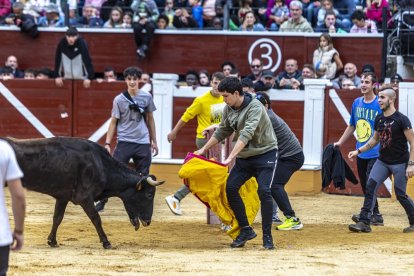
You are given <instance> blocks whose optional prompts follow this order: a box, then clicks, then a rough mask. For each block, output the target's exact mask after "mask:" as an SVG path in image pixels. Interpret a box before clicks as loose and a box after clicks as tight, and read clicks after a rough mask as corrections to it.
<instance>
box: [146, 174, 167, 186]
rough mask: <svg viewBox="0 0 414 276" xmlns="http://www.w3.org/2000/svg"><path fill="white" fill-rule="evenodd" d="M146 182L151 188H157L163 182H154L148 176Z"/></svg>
mask: <svg viewBox="0 0 414 276" xmlns="http://www.w3.org/2000/svg"><path fill="white" fill-rule="evenodd" d="M147 182H148V184H150V185H151V186H154V187H155V186H159V185H161V184H164V182H165V181H156V180H154V179H152V178H151V176H148V177H147Z"/></svg>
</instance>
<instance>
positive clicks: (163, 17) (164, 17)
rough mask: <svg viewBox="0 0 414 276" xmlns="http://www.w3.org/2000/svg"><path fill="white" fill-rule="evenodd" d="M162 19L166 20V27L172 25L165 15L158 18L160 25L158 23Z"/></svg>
mask: <svg viewBox="0 0 414 276" xmlns="http://www.w3.org/2000/svg"><path fill="white" fill-rule="evenodd" d="M160 19H164V20H165V23H166V26H168V25H169V24H170V19H169V18H168V16H166V15H165V14H161V15H160V16H158V19H157V23H158V21H160Z"/></svg>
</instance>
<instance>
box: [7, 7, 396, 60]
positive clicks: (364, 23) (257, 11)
mask: <svg viewBox="0 0 414 276" xmlns="http://www.w3.org/2000/svg"><path fill="white" fill-rule="evenodd" d="M62 3H67V4H68V9H66V5H63V4H62ZM383 8H386V10H387V12H386V13H387V19H388V20H389V19H390V18H391V15H392V13H393V11H394V10H395V9H396V8H395V4H394V3H393V0H301V1H298V0H293V1H292V0H82V1H77V0H68V1H53V0H22V1H20V0H19V1H17V0H0V25H17V26H19V27H22V26H23V24H25V25H27V26H26V29H27V28H29V29H30V27H32V25H33V24H37V26H42V27H63V26H64V25H65V12H66V13H67V14H68V16H67V19H68V22H69V23H68V24H69V25H70V26H77V27H103V28H131V27H134V25H145V26H144V27H143V28H144V29H146V30H147V31H148V26H147V23H150V25H151V27H154V28H155V27H157V28H159V29H188V28H191V29H213V30H221V29H223V26H224V25H225V24H224V22H223V21H224V20H225V18H224V14H225V12H224V10H225V9H228V11H229V13H228V14H229V17H228V28H229V29H230V30H234V31H237V30H242V31H267V30H269V31H294V32H313V31H318V32H319V31H320V32H330V33H337V32H338V33H340V32H358V33H361V32H364V33H367V32H368V33H369V32H372V33H375V32H377V30H379V31H381V24H382V13H383ZM143 19H145V23H143ZM389 23H390V24H391V22H389ZM140 30H141V31H142V28H141V29H140ZM150 32H151V29H150ZM144 45H145V44H144ZM142 50H143V51H142V52H143V54H145V50H146V49H145V46H144V49H142Z"/></svg>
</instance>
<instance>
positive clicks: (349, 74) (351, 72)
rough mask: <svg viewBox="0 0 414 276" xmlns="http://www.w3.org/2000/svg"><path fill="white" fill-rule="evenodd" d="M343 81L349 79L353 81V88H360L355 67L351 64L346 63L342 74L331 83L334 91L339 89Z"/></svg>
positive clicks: (359, 79) (359, 80)
mask: <svg viewBox="0 0 414 276" xmlns="http://www.w3.org/2000/svg"><path fill="white" fill-rule="evenodd" d="M344 79H350V80H352V81H353V83H354V86H355V87H357V88H360V87H361V78H360V77H358V75H357V67H356V65H355V64H353V63H347V64H345V66H344V73H343V74H342V75H340V76H339V77H338V78H336V79H334V80H333V81H332V86H333V88H335V89H339V88H340V87H341V86H342V85H341V84H342V81H343V80H344Z"/></svg>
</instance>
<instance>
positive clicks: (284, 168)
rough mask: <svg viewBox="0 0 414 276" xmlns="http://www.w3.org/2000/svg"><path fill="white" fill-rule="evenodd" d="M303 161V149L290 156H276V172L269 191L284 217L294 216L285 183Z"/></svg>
mask: <svg viewBox="0 0 414 276" xmlns="http://www.w3.org/2000/svg"><path fill="white" fill-rule="evenodd" d="M304 161H305V156H304V155H303V151H301V152H299V153H297V154H295V155H292V156H288V157H283V158H278V160H277V167H276V174H275V177H274V179H273V182H272V188H271V191H272V196H273V199H274V200H275V201H276V204H277V206H278V207H279V209H280V210H281V211H282V212H283V214H284V215H285V217H295V211H293V209H292V206H291V205H290V201H289V196H288V194H287V193H286V191H285V185H286V183H288V181H289V179H290V177H291V176H292V175H293V174H294V173H295V172H296V171H297V170H299V169H300V168H301V167H302V165H303V162H304Z"/></svg>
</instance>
